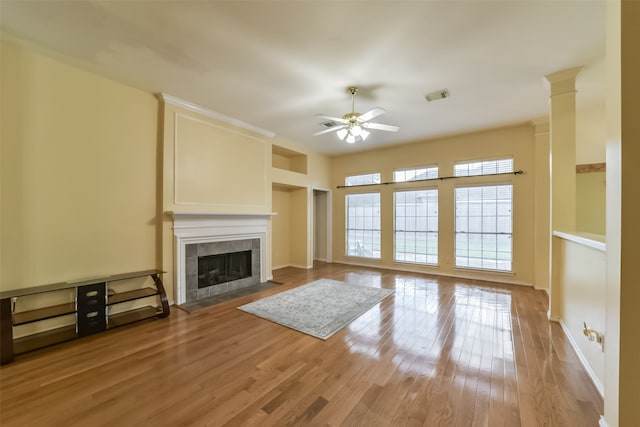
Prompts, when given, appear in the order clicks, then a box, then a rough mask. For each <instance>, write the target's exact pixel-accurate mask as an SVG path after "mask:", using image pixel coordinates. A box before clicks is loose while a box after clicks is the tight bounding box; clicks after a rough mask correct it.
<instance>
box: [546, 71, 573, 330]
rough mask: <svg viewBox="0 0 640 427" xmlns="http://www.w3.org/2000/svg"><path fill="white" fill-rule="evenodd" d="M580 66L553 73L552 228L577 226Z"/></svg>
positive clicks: (553, 314) (552, 313)
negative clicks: (577, 97) (577, 83)
mask: <svg viewBox="0 0 640 427" xmlns="http://www.w3.org/2000/svg"><path fill="white" fill-rule="evenodd" d="M579 72H580V68H571V69H568V70H563V71H558V72H557V73H553V74H549V75H547V76H545V77H546V80H547V82H548V84H549V88H550V93H551V96H550V100H551V105H550V113H549V136H550V138H549V147H550V162H551V163H550V170H551V174H550V175H551V182H550V184H551V185H550V192H551V203H550V209H551V224H550V226H551V229H550V230H549V232H550V233H552V232H553V231H565V232H572V231H575V226H576V88H575V82H576V76H577V75H578V73H579ZM553 240H554V239H551V247H550V252H551V283H550V298H549V318H550V319H552V320H559V319H560V312H559V310H560V309H559V307H560V303H561V301H560V298H561V297H562V294H561V292H559V291H560V290H559V289H557V288H556V289H554V286H553V284H554V272H555V271H556V268H557V266H555V265H554V257H553V246H554V245H553Z"/></svg>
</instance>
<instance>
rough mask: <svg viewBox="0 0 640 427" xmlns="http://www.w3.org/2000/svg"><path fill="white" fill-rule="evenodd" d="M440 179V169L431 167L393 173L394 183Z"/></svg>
mask: <svg viewBox="0 0 640 427" xmlns="http://www.w3.org/2000/svg"><path fill="white" fill-rule="evenodd" d="M437 177H438V167H437V166H430V167H423V168H416V169H401V170H396V171H393V181H394V182H409V181H420V180H425V179H434V178H437Z"/></svg>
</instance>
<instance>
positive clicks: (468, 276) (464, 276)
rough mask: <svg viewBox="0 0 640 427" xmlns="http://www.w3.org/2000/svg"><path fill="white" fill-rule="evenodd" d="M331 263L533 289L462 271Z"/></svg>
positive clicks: (397, 265)
mask: <svg viewBox="0 0 640 427" xmlns="http://www.w3.org/2000/svg"><path fill="white" fill-rule="evenodd" d="M333 263H335V264H346V265H355V266H358V267H369V268H376V269H380V270H392V271H405V272H409V273H418V274H427V275H431V276H443V277H453V278H456V279H466V280H474V281H478V282H491V283H501V284H504V285H517V286H527V287H530V288H533V285H532V284H531V283H528V282H521V281H519V280H512V279H509V278H506V277H505V278H502V277H478V276H476V275H474V274H473V273H471V274H466V273H465V272H464V271H460V272H459V273H443V272H440V271H432V270H423V269H422V268H420V267H415V268H414V267H412V266H411V264H395V265H393V266H391V267H390V266H386V265H385V266H380V265H373V264H366V263H359V262H353V261H350V260H349V261H346V260H343V261H333ZM469 271H474V270H469Z"/></svg>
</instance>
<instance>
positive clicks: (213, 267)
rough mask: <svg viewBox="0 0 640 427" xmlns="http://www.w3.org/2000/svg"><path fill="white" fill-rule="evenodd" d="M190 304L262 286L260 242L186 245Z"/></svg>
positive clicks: (243, 240) (187, 299)
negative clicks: (259, 284)
mask: <svg viewBox="0 0 640 427" xmlns="http://www.w3.org/2000/svg"><path fill="white" fill-rule="evenodd" d="M185 269H186V271H185V273H186V283H185V286H186V302H194V301H197V300H199V299H202V298H207V297H212V296H214V295H219V294H224V293H225V292H231V291H237V290H238V289H241V288H245V287H247V286H251V285H257V284H258V283H260V239H239V240H223V241H208V242H200V243H191V244H187V245H186V251H185Z"/></svg>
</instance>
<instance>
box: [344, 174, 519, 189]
mask: <svg viewBox="0 0 640 427" xmlns="http://www.w3.org/2000/svg"><path fill="white" fill-rule="evenodd" d="M523 173H524V171H523V170H518V171H515V172H502V173H488V174H484V175H465V176H441V177H438V178H426V179H416V180H414V181H401V182H395V181H391V182H380V183H378V184H359V185H338V186H337V187H336V188H354V187H373V186H376V185H389V184H406V183H408V182H424V181H438V180H439V181H444V180H445V179H455V178H470V177H477V176H498V175H522V174H523Z"/></svg>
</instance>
